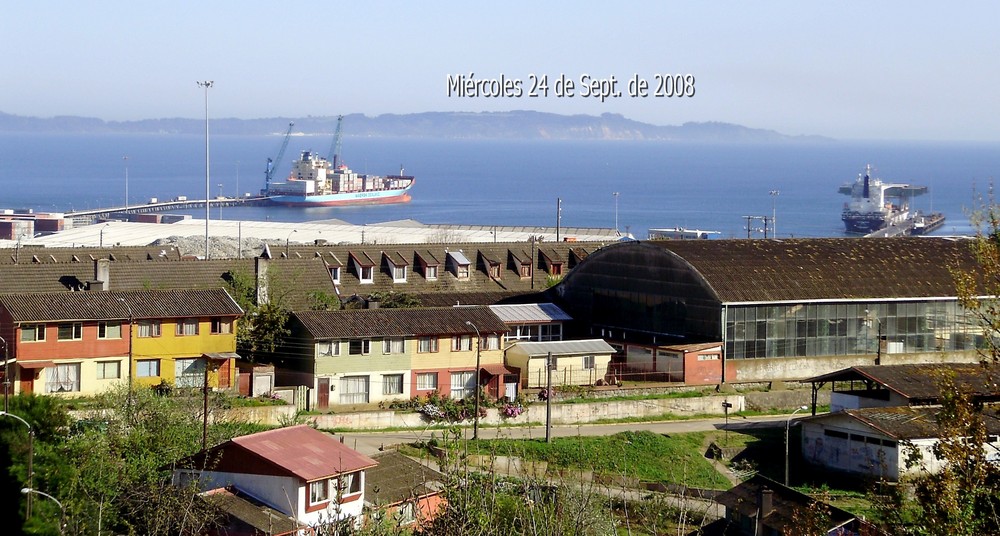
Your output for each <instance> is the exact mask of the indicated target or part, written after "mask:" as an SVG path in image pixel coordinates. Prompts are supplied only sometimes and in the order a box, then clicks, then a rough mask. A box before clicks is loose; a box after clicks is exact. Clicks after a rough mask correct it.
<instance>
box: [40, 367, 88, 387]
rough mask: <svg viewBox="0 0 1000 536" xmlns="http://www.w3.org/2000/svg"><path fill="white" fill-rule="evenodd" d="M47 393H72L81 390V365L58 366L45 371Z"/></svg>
mask: <svg viewBox="0 0 1000 536" xmlns="http://www.w3.org/2000/svg"><path fill="white" fill-rule="evenodd" d="M45 374H46V378H47V379H48V381H47V382H45V387H46V389H45V390H46V391H47V392H49V393H72V392H78V391H79V390H80V364H79V363H71V364H66V365H56V366H54V367H52V368H51V369H48V370H46V371H45Z"/></svg>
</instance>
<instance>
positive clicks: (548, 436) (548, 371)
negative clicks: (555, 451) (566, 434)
mask: <svg viewBox="0 0 1000 536" xmlns="http://www.w3.org/2000/svg"><path fill="white" fill-rule="evenodd" d="M554 368H556V366H555V363H554V362H553V361H552V352H549V354H548V356H546V357H545V377H546V380H545V394H546V395H547V396H546V397H545V442H546V443H551V442H552V369H554Z"/></svg>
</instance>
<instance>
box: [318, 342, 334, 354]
mask: <svg viewBox="0 0 1000 536" xmlns="http://www.w3.org/2000/svg"><path fill="white" fill-rule="evenodd" d="M316 347H317V349H318V352H319V355H321V356H330V355H340V341H330V342H321V343H318V344H317V345H316Z"/></svg>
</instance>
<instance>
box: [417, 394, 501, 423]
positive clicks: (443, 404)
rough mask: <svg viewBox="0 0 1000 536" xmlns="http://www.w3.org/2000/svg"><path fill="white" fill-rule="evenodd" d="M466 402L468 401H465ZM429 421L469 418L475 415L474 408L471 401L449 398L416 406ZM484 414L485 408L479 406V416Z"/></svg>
mask: <svg viewBox="0 0 1000 536" xmlns="http://www.w3.org/2000/svg"><path fill="white" fill-rule="evenodd" d="M466 402H468V403H466ZM417 411H418V412H420V413H423V414H424V415H425V416H427V418H428V419H430V420H431V421H448V422H459V421H466V420H469V419H471V418H472V417H473V416H474V415H475V408H474V407H473V406H472V402H471V401H466V400H461V401H454V400H452V399H450V398H441V399H440V400H438V403H437V404H435V403H432V402H428V403H426V404H424V405H422V406H420V407H418V408H417ZM485 416H486V408H479V417H480V418H482V417H485Z"/></svg>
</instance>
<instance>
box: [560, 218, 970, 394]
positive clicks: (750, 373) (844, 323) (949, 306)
mask: <svg viewBox="0 0 1000 536" xmlns="http://www.w3.org/2000/svg"><path fill="white" fill-rule="evenodd" d="M971 245H972V244H971V242H970V241H969V240H967V239H951V238H936V237H896V238H885V239H876V238H819V239H790V240H785V239H783V240H662V241H643V242H623V243H618V244H614V245H611V246H608V247H605V248H603V249H600V250H598V251H596V252H594V253H593V254H591V255H590V256H588V258H587V259H586V260H585V261H584V262H582V263H581V264H580V265H579V266H577V267H576V268H575V269H574V270H573V271H572V272H571V273H570V274H568V275H567V276H566V278H565V279H564V281H563V283H562V284H561V285H559V286H558V287H557V288H556V289H554V290H555V291H556V292H557V293H558V298H559V300H558V301H559V303H560V306H562V307H563V308H564V309H565V310H566V311H567V312H568V313H569V314H570V315H571V316H573V318H575V319H576V320H577V321H579V322H580V323H581V324H582V325H583V326H587V329H589V331H590V333H589V334H590V335H592V336H597V337H601V338H604V339H605V340H607V341H609V342H611V343H612V344H613V345H615V346H616V347H618V348H619V351H620V355H624V358H625V361H626V363H625V365H626V367H628V366H630V365H629V361H630V360H631V359H630V357H629V355H630V354H635V355H642V356H651V357H650V358H645V361H646V362H650V363H654V364H655V363H657V357H658V355H659V354H660V353H663V362H671V360H670V359H669V357H670V355H672V352H670V351H667V350H666V349H665V348H666V347H667V346H670V345H676V344H692V343H704V342H720V343H722V345H723V356H722V359H721V360H720V361H719V365H718V368H719V370H718V380H719V381H724V382H734V381H768V380H780V379H799V378H805V377H808V376H811V375H815V374H822V373H825V372H829V371H832V370H837V369H841V368H846V367H850V366H854V365H862V364H873V363H874V362H875V361H879V362H881V363H886V364H888V363H907V362H934V361H942V360H948V361H962V360H970V361H971V360H975V359H977V356H976V352H975V348H976V347H977V341H978V340H981V337H982V330H981V328H980V327H979V326H978V325H977V324H976V323H975V322H972V321H970V320H969V319H967V318H966V315H965V312H964V310H963V309H962V307H961V305H960V304H959V302H958V298H957V291H956V286H955V282H954V276H953V272H952V270H973V269H975V268H976V266H977V264H976V260H975V257H974V255H973V252H972V249H971ZM672 361H673V362H677V361H678V360H672ZM671 374H675V375H676V378H675V379H673V381H684V375H683V371H672V372H671ZM702 377H704V374H702Z"/></svg>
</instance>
